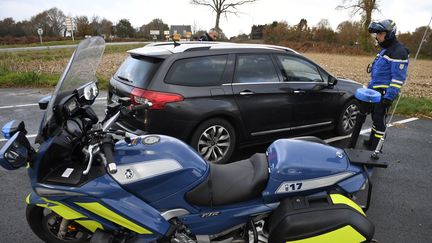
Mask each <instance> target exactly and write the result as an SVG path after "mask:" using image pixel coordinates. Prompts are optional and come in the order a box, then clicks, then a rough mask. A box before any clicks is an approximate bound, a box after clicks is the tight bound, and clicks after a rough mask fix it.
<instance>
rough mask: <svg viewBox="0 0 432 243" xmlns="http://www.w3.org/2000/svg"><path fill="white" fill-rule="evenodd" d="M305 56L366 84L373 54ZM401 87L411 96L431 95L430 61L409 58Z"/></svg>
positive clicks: (431, 62)
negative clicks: (404, 82)
mask: <svg viewBox="0 0 432 243" xmlns="http://www.w3.org/2000/svg"><path fill="white" fill-rule="evenodd" d="M305 55H306V56H307V57H309V58H310V59H312V60H314V61H315V62H316V63H318V64H319V65H321V66H322V67H324V68H325V69H327V70H328V71H329V72H331V73H332V74H333V75H336V76H337V77H344V78H348V79H352V80H355V81H357V82H359V83H362V84H365V85H367V84H368V82H369V80H370V74H368V73H366V67H367V65H368V64H369V63H371V62H372V61H373V59H374V58H375V57H374V56H370V57H369V56H347V55H337V54H324V53H305ZM406 84H407V85H406V86H404V87H403V92H404V94H406V95H408V96H411V97H428V98H431V97H432V61H429V60H418V61H416V62H414V60H413V59H412V60H410V64H409V66H408V79H407V82H406Z"/></svg>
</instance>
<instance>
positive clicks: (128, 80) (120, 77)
mask: <svg viewBox="0 0 432 243" xmlns="http://www.w3.org/2000/svg"><path fill="white" fill-rule="evenodd" d="M117 78H119V79H121V80H123V81H127V82H130V83H132V82H133V81H132V80H130V79H128V78H125V77H122V76H118V75H117Z"/></svg>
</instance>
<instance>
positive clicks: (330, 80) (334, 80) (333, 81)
mask: <svg viewBox="0 0 432 243" xmlns="http://www.w3.org/2000/svg"><path fill="white" fill-rule="evenodd" d="M337 82H338V80H337V78H335V77H333V76H330V75H329V78H328V85H329V86H330V87H333V86H335V85H336V84H337Z"/></svg>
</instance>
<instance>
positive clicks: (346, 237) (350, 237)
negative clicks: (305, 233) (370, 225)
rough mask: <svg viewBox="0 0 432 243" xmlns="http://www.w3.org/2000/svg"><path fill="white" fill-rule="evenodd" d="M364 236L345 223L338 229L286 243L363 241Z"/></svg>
mask: <svg viewBox="0 0 432 243" xmlns="http://www.w3.org/2000/svg"><path fill="white" fill-rule="evenodd" d="M365 240H366V238H365V237H364V236H363V235H361V234H360V233H359V232H357V230H355V229H354V228H353V227H351V226H349V225H347V226H345V227H342V228H340V229H337V230H334V231H331V232H328V233H326V234H322V235H319V236H315V237H311V238H308V239H303V240H295V241H287V242H286V243H335V242H345V243H353V242H364V241H365Z"/></svg>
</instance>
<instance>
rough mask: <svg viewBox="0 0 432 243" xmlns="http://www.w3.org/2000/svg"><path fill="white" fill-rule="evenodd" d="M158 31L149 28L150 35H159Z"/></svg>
mask: <svg viewBox="0 0 432 243" xmlns="http://www.w3.org/2000/svg"><path fill="white" fill-rule="evenodd" d="M159 34H160V31H159V30H150V35H159Z"/></svg>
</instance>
